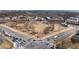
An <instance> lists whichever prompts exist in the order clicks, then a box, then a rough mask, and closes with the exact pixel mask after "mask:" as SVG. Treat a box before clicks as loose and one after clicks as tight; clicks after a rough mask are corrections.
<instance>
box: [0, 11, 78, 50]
mask: <svg viewBox="0 0 79 59" xmlns="http://www.w3.org/2000/svg"><path fill="white" fill-rule="evenodd" d="M78 48H79V11H78V10H0V49H78Z"/></svg>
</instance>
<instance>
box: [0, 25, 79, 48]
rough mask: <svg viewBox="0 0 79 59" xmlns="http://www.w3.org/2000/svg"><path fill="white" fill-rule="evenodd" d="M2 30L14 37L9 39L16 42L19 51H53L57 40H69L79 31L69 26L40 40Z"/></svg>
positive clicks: (77, 28) (78, 28) (75, 27)
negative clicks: (25, 49) (21, 49)
mask: <svg viewBox="0 0 79 59" xmlns="http://www.w3.org/2000/svg"><path fill="white" fill-rule="evenodd" d="M1 29H3V30H5V31H6V32H9V33H10V35H12V36H9V37H10V39H11V40H12V41H13V42H14V44H15V48H16V49H19V48H23V49H24V48H27V49H51V48H55V47H54V45H55V44H54V41H55V40H64V39H66V38H68V37H69V36H71V35H74V34H75V33H76V31H77V30H79V27H78V26H72V25H69V28H68V29H65V30H62V31H59V32H55V33H53V34H50V35H47V36H46V37H44V38H42V39H39V40H37V39H34V38H29V37H26V36H25V37H24V36H23V35H22V36H21V35H19V34H17V33H16V32H12V31H10V30H9V29H7V28H2V27H1ZM13 35H14V36H13Z"/></svg>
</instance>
